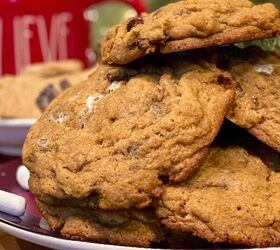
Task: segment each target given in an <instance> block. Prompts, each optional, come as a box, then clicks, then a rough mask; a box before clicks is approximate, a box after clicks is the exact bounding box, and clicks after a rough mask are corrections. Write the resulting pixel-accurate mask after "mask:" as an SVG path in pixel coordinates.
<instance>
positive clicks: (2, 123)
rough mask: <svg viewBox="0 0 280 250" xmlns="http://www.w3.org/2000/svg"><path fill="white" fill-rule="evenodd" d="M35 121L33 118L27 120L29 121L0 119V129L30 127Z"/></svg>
mask: <svg viewBox="0 0 280 250" xmlns="http://www.w3.org/2000/svg"><path fill="white" fill-rule="evenodd" d="M36 121H37V119H35V118H29V119H18V118H12V119H3V118H0V128H1V127H10V128H11V127H27V126H32V125H33V124H34V123H35V122H36Z"/></svg>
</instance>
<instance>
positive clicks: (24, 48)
mask: <svg viewBox="0 0 280 250" xmlns="http://www.w3.org/2000/svg"><path fill="white" fill-rule="evenodd" d="M72 19H73V15H72V14H71V13H68V12H62V13H59V14H54V15H53V16H52V17H51V22H50V29H49V32H48V27H47V24H46V20H45V18H44V17H43V16H42V15H38V16H32V15H24V16H16V17H14V19H13V33H14V52H15V58H14V59H15V71H16V74H19V73H20V72H21V70H22V68H23V67H25V66H26V65H29V64H30V63H31V53H32V48H30V46H31V44H30V41H31V40H32V38H33V37H34V34H33V32H32V30H33V31H35V30H37V31H38V36H39V37H38V39H39V45H40V49H41V54H42V58H43V61H52V60H64V59H67V58H68V46H67V37H68V35H69V32H70V31H69V28H68V23H69V22H70V21H71V20H72ZM36 33H37V32H36ZM3 36H4V33H3V21H2V19H0V76H1V73H2V68H3V67H2V66H3V65H2V61H3V39H4V38H3Z"/></svg>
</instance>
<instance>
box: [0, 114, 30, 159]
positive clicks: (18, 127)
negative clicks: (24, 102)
mask: <svg viewBox="0 0 280 250" xmlns="http://www.w3.org/2000/svg"><path fill="white" fill-rule="evenodd" d="M35 122H36V119H0V153H1V154H5V155H11V156H21V149H22V145H23V143H24V140H25V137H26V135H27V133H28V131H29V129H30V127H31V126H32V125H33V124H34V123H35Z"/></svg>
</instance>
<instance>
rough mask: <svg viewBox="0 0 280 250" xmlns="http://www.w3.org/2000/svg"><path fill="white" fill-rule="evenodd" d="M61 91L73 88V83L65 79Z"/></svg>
mask: <svg viewBox="0 0 280 250" xmlns="http://www.w3.org/2000/svg"><path fill="white" fill-rule="evenodd" d="M59 85H60V88H61V90H65V89H68V88H70V87H71V83H70V82H69V81H68V80H67V79H63V80H62V81H61V82H60V83H59Z"/></svg>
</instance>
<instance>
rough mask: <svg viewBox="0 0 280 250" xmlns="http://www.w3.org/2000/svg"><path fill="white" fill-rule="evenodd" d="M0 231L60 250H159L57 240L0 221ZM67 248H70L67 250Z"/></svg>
mask: <svg viewBox="0 0 280 250" xmlns="http://www.w3.org/2000/svg"><path fill="white" fill-rule="evenodd" d="M0 230H2V231H3V232H5V233H7V234H10V235H13V236H14V237H17V238H20V239H22V240H25V241H29V242H32V243H34V244H37V245H41V246H45V247H50V248H54V249H57V250H60V249H77V250H78V249H81V250H93V249H94V250H108V249H110V248H111V250H160V249H158V248H157V249H154V248H153V249H152V248H139V247H129V246H117V245H109V244H101V243H94V242H85V241H77V240H71V239H64V238H59V237H55V236H51V235H45V234H42V233H35V232H32V231H29V230H28V229H23V228H19V227H16V226H14V225H10V224H9V223H7V222H3V221H2V220H1V221H0ZM69 246H71V247H70V248H69Z"/></svg>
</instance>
